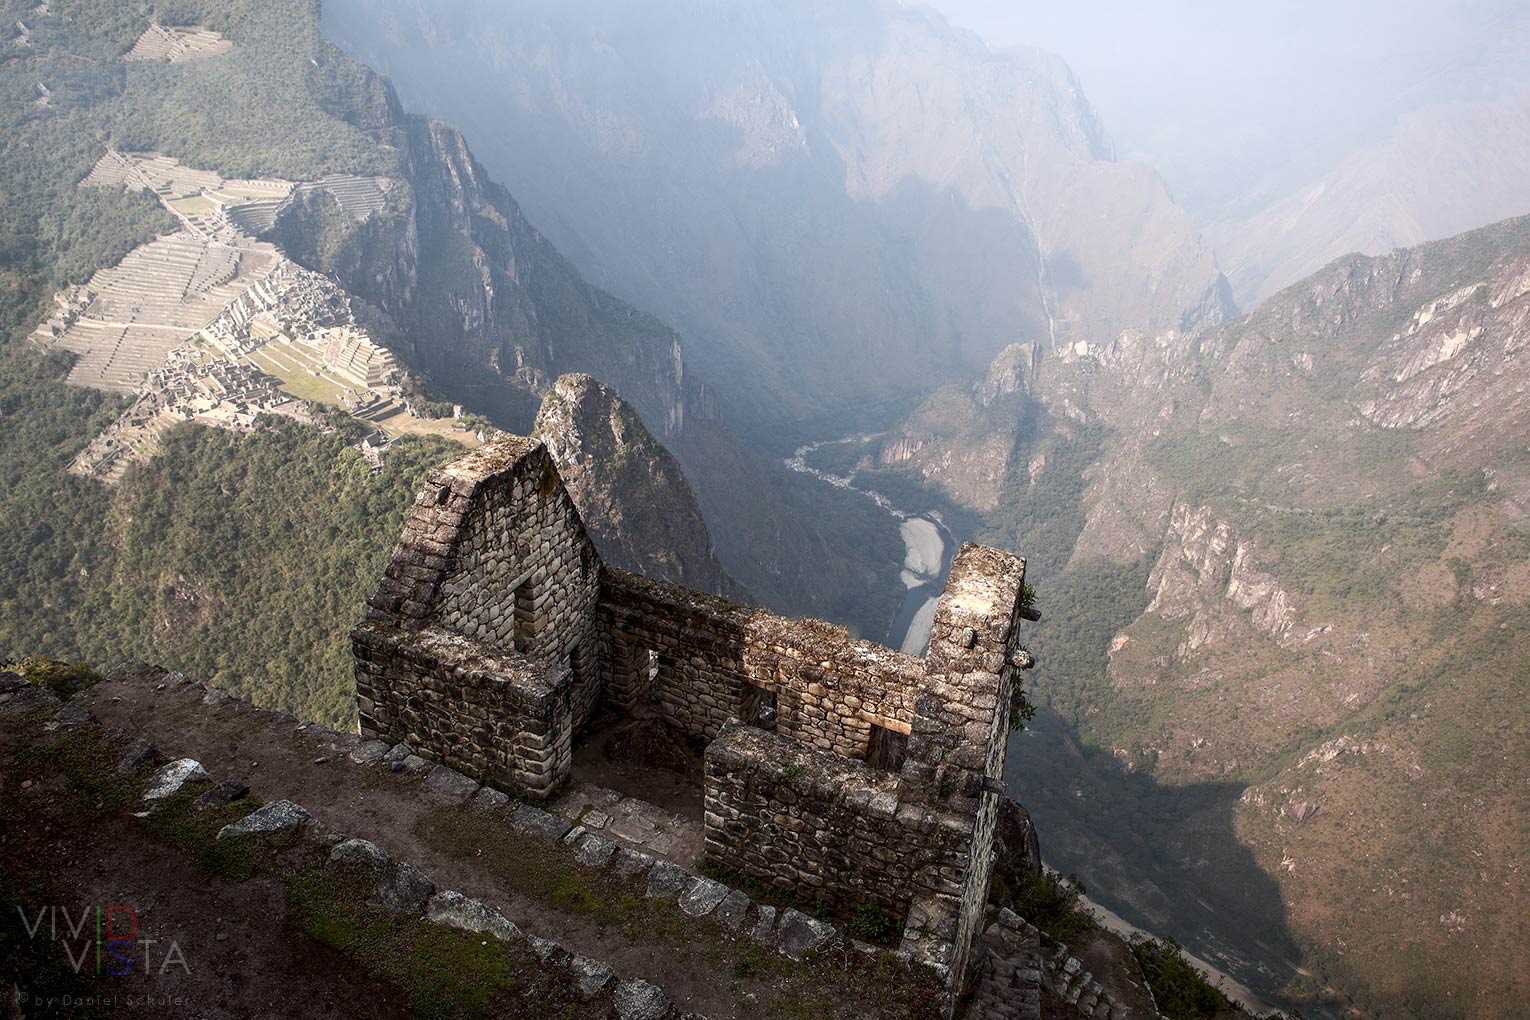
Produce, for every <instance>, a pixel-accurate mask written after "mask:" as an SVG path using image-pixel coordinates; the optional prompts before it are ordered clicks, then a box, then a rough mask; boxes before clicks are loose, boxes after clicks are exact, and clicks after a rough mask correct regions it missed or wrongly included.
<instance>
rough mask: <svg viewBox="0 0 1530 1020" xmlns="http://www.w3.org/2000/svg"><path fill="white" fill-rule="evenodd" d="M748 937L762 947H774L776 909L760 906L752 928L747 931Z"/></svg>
mask: <svg viewBox="0 0 1530 1020" xmlns="http://www.w3.org/2000/svg"><path fill="white" fill-rule="evenodd" d="M749 937H750V938H752V939H754V941H756V942H758V943H759V944H760V945H762V946H769V945H774V944H775V940H776V908H775V907H768V906H765V905H764V904H761V905H760V912H759V913H758V914H757V915H755V919H754V927H753V928H751V929H750V930H749Z"/></svg>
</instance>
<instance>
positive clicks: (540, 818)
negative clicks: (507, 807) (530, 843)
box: [510, 806, 574, 843]
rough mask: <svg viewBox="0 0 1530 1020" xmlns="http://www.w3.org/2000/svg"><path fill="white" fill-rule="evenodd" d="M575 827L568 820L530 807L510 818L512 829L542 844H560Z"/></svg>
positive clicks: (523, 807) (524, 807) (517, 810)
mask: <svg viewBox="0 0 1530 1020" xmlns="http://www.w3.org/2000/svg"><path fill="white" fill-rule="evenodd" d="M573 827H574V825H573V823H572V822H570V821H569V820H568V819H566V818H559V817H558V816H557V815H552V814H548V813H547V812H546V811H543V810H542V809H541V808H534V807H530V806H522V807H519V808H517V809H516V810H515V813H514V814H512V815H511V816H510V828H511V829H513V830H514V831H516V832H518V833H520V834H521V835H523V836H530V837H531V838H532V839H535V840H537V841H538V842H542V843H556V842H558V841H559V840H560V839H562V838H563V837H564V836H565V835H566V834H567V833H568V832H569V830H570V829H572V828H573Z"/></svg>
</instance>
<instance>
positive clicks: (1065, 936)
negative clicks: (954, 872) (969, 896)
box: [990, 868, 1098, 944]
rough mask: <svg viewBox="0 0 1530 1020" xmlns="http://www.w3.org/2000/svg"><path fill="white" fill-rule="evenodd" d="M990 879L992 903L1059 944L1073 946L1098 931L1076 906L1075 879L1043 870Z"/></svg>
mask: <svg viewBox="0 0 1530 1020" xmlns="http://www.w3.org/2000/svg"><path fill="white" fill-rule="evenodd" d="M994 878H995V885H994V889H993V892H992V893H991V894H990V895H991V896H992V898H993V900H994V902H996V903H1002V904H1004V905H1005V906H1007V907H1009V908H1010V909H1011V910H1013V911H1014V912H1015V913H1017V914H1019V915H1020V916H1021V917H1023V918H1025V919H1026V920H1027V921H1029V922H1030V923H1031V924H1033V925H1035V926H1036V927H1037V928H1038V929H1039V930H1041V931H1043V932H1045V933H1046V934H1048V935H1050V936H1051V937H1052V938H1054V939H1056V940H1057V941H1059V942H1062V943H1065V944H1071V943H1074V942H1077V941H1078V940H1079V939H1080V938H1082V937H1083V936H1085V935H1088V934H1089V933H1090V932H1092V931H1094V930H1095V929H1096V928H1097V927H1098V925H1097V924H1096V923H1095V920H1094V918H1092V917H1090V916H1089V914H1087V913H1086V912H1085V911H1084V910H1083V909H1082V908H1081V907H1080V906H1079V897H1080V896H1082V895H1083V894H1084V884H1083V883H1082V882H1080V881H1079V880H1078V876H1077V875H1069V876H1068V877H1067V878H1064V877H1063V876H1061V875H1059V874H1058V873H1057V872H1055V871H1052V870H1050V869H1046V868H1043V869H1042V872H1041V874H1039V875H1038V874H1036V873H1034V872H1031V871H1022V872H1013V871H1006V872H1002V873H996V874H995V876H994Z"/></svg>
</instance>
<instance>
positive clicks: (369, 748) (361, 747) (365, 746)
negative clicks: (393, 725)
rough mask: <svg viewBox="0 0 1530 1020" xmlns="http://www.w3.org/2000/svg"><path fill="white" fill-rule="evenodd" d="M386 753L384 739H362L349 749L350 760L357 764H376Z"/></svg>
mask: <svg viewBox="0 0 1530 1020" xmlns="http://www.w3.org/2000/svg"><path fill="white" fill-rule="evenodd" d="M387 753H388V743H387V741H385V740H363V741H362V742H361V743H360V744H358V745H356V748H355V749H354V750H353V751H351V761H353V762H355V763H356V764H357V765H376V764H377V763H378V762H380V761H382V760H383V756H384V755H386V754H387Z"/></svg>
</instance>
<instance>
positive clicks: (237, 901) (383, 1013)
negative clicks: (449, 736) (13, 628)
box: [0, 677, 919, 1020]
mask: <svg viewBox="0 0 1530 1020" xmlns="http://www.w3.org/2000/svg"><path fill="white" fill-rule="evenodd" d="M157 679H158V678H157V677H156V678H150V679H144V678H129V679H121V680H114V681H108V682H104V683H102V684H100V685H98V686H96V687H94V688H92V689H90V690H89V691H87V692H84V693H83V694H81V695H79V696H77V698H76V701H77V703H79V704H82V705H84V706H86V707H88V708H89V709H90V710H91V711H92V712H93V713H94V714H95V716H96V717H97V719H98V720H99V721H100V723H101V725H102V726H103V727H105V728H107V729H109V730H110V729H116V730H119V731H122V732H123V733H126V734H130V735H134V736H138V735H141V736H144V737H146V738H148V739H149V740H150V741H152V742H153V743H154V744H156V745H157V746H158V747H159V748H160V750H161V751H162V752H163V753H164V754H165V755H167V756H169V757H183V756H184V757H191V758H195V759H197V760H198V761H200V762H201V763H202V764H203V766H204V767H205V768H206V769H207V771H208V772H209V773H210V774H211V775H212V777H213V779H214V780H216V781H222V780H237V781H239V782H242V783H245V784H247V785H248V786H249V787H250V792H251V796H252V797H254V798H257V799H259V800H263V801H271V800H276V799H282V798H285V799H289V800H293V801H296V802H297V803H299V804H301V805H303V806H304V807H305V808H307V809H308V810H309V811H310V812H311V813H312V814H313V816H314V818H315V819H316V820H317V821H318V822H320V823H322V824H323V825H326V826H328V827H330V828H332V829H334V830H336V831H338V832H341V833H345V834H347V835H351V836H360V837H363V838H366V839H369V840H372V841H373V842H375V843H377V844H378V845H379V846H381V847H382V848H383V849H384V850H386V851H387V852H388V853H389V854H390V855H392V856H393V857H395V858H396V859H399V860H403V861H408V862H410V863H412V864H414V865H415V866H417V867H419V868H420V869H421V870H423V871H424V872H425V873H426V874H427V875H429V876H430V877H431V879H432V880H433V881H434V882H435V885H436V887H437V888H438V889H442V890H445V889H454V890H457V891H459V892H461V893H463V894H464V895H466V896H469V897H473V898H478V899H482V900H484V901H486V902H488V903H490V904H492V905H493V906H495V907H497V908H498V909H499V910H501V911H502V912H503V913H504V914H505V915H506V916H507V917H508V918H509V919H510V920H511V921H512V922H514V923H515V924H516V925H517V926H519V927H520V928H521V929H522V930H523V931H526V932H528V933H531V934H535V935H540V936H543V937H547V938H555V939H557V940H558V941H559V942H560V943H562V944H563V945H564V946H565V947H566V948H567V949H569V950H570V951H572V952H575V953H579V954H582V955H584V956H587V957H590V958H592V959H596V960H602V961H604V962H606V963H608V964H610V965H611V966H612V967H614V968H615V969H616V971H617V973H618V974H619V975H620V976H621V977H623V978H642V979H644V980H647V981H650V982H653V983H654V984H657V985H660V986H661V987H663V988H664V989H665V991H666V992H667V993H668V994H669V996H670V998H671V999H672V1000H673V1001H674V1003H675V1004H676V1005H677V1006H678V1007H679V1008H680V1009H682V1010H685V1011H694V1012H697V1013H700V1014H702V1015H704V1016H706V1017H709V1018H711V1020H728V1018H740V1020H745V1018H755V1017H759V1018H764V1017H769V1016H781V1017H794V1018H795V1017H800V1018H802V1020H808V1018H812V1020H819V1018H829V1017H841V1018H849V1017H857V1018H859V1017H861V1016H887V1017H899V1018H901V1017H903V1016H905V1015H907V1016H911V1017H912V1016H915V1015H919V1014H913V1013H910V1014H904V1013H899V1012H892V1011H886V1012H884V1011H883V1010H882V1009H881V1008H880V1006H879V1008H878V1009H875V1010H872V1011H871V1013H869V1014H868V1013H863V1012H861V1011H860V1009H859V1006H860V1004H864V1001H865V999H864V994H865V991H864V988H862V989H860V991H859V993H858V994H859V995H860V998H859V1000H857V993H856V992H853V991H849V990H847V991H846V992H845V993H843V994H840V993H833V992H824V991H823V987H822V985H821V984H815V985H813V986H812V994H807V993H804V992H802V991H801V989H800V988H799V987H798V986H799V985H801V984H802V982H801V981H800V980H799V979H797V978H795V977H792V976H785V977H783V972H782V971H781V970H779V969H777V968H778V967H779V965H777V964H772V965H771V966H766V967H758V966H755V965H753V964H750V965H749V966H744V962H746V961H744V960H743V959H742V958H740V957H738V956H737V954H735V955H733V956H727V955H724V954H720V953H717V952H715V951H714V950H716V948H717V947H715V946H698V947H686V951H684V952H677V951H676V948H675V945H674V944H673V942H671V943H669V944H666V942H665V941H663V940H662V939H649V938H645V937H642V933H637V936H638V937H633V935H634V933H633V932H631V931H630V929H623V928H622V927H621V926H614V925H611V924H609V923H602V921H601V918H600V917H599V916H597V915H595V914H592V913H590V912H589V911H582V910H578V909H572V910H569V909H561V908H560V907H559V906H558V905H556V902H557V901H556V900H555V899H554V900H552V901H549V899H548V898H547V897H545V896H537V895H528V894H526V893H525V892H524V891H523V889H521V888H518V887H517V884H516V883H514V882H511V881H507V880H506V876H507V875H514V874H515V873H516V868H515V859H516V858H517V855H528V856H546V855H549V854H552V853H554V851H553V850H552V849H551V848H547V847H545V846H544V847H535V848H533V847H529V846H527V845H526V844H525V843H517V842H516V841H515V840H514V839H512V838H510V837H509V836H508V834H506V835H504V837H503V838H501V839H498V840H495V841H493V842H490V843H488V844H487V845H477V844H473V845H471V846H467V847H464V846H463V845H461V843H460V841H459V842H458V843H456V844H454V843H453V842H452V840H450V839H442V838H441V837H440V834H441V833H442V831H443V830H446V831H450V830H451V829H452V827H453V824H454V823H452V821H451V818H452V817H454V816H453V815H452V814H451V813H452V812H458V815H457V816H456V817H460V818H461V819H462V820H463V821H462V828H464V829H466V828H467V827H468V826H467V823H468V819H469V817H470V816H469V813H468V811H467V809H466V808H463V807H462V806H461V805H460V804H456V803H453V802H451V801H450V800H447V799H445V798H443V797H442V796H440V795H437V794H436V793H434V792H433V791H432V790H430V789H429V788H427V787H426V786H425V785H424V784H423V781H422V780H421V778H420V777H418V776H412V775H409V774H408V773H405V772H397V773H395V772H391V771H389V770H388V769H387V767H386V766H382V765H371V766H362V765H357V764H355V763H354V762H352V761H351V760H350V758H349V751H350V750H351V749H352V748H354V747H355V746H356V744H357V743H359V738H356V737H354V736H351V735H341V734H335V733H333V732H332V731H327V730H323V729H321V728H318V727H314V726H312V725H305V724H300V723H299V722H298V721H297V720H295V719H293V718H292V717H290V716H285V715H278V714H274V713H268V712H263V711H259V710H256V709H253V708H251V707H250V706H248V705H246V704H243V703H241V702H239V701H238V700H236V699H228V700H223V699H220V698H219V697H217V696H216V695H206V694H205V692H204V691H203V690H202V689H201V688H200V687H199V686H197V685H194V684H177V683H174V682H158V683H156V682H154V681H155V680H157ZM209 702H211V703H209ZM6 728H7V727H6V723H5V721H4V720H0V732H4V731H6ZM0 739H10V738H0ZM592 752H593V753H594V754H596V755H598V754H599V745H598V744H597V745H592ZM40 778H41V777H39V779H38V780H34V785H33V787H32V788H30V789H28V790H27V791H24V792H23V791H19V789H18V786H19V784H20V783H21V782H22V781H24V780H23V778H21V777H18V776H16V775H14V774H10V773H9V771H7V772H6V774H5V775H3V776H0V799H3V801H4V803H5V805H6V810H7V812H9V811H11V809H12V808H15V809H17V811H18V812H19V813H18V814H16V815H15V816H13V817H12V818H10V819H8V822H7V825H6V827H5V829H6V831H5V835H4V837H3V840H0V865H4V866H5V867H6V869H7V872H8V873H9V872H10V869H12V868H16V869H18V871H19V872H20V873H23V874H27V873H30V874H33V875H36V874H43V875H45V877H46V885H47V895H50V896H59V897H63V898H65V899H66V900H74V901H80V902H118V901H119V900H118V899H116V898H119V897H120V898H121V899H120V902H124V903H133V904H140V905H142V911H141V914H142V916H143V917H144V919H145V922H144V923H145V924H146V925H147V926H149V928H150V930H152V931H153V932H155V933H156V934H155V936H154V937H160V936H163V937H164V938H167V939H174V940H176V942H177V944H178V945H179V946H181V947H182V949H183V951H184V953H185V955H186V956H187V960H188V963H189V964H190V965H191V969H192V973H191V975H190V976H189V977H188V976H181V977H178V978H177V977H172V976H168V975H166V976H163V977H160V976H156V978H155V983H154V984H153V987H154V989H156V990H158V989H160V988H162V987H163V988H166V989H181V990H182V991H183V992H184V997H185V998H186V999H188V1000H189V999H191V998H195V999H196V1001H197V1004H196V1005H195V1006H187V1007H186V1009H185V1011H184V1012H182V1011H177V1010H171V1011H170V1012H169V1013H168V1014H166V1013H163V1012H161V1013H159V1014H157V1015H181V1016H202V1017H223V1016H241V1017H248V1016H261V1017H265V1016H270V1017H277V1016H282V1017H307V1016H334V1015H346V1014H347V1013H351V1012H354V1004H355V1003H359V1002H366V1003H367V1004H368V1006H367V1011H368V1012H369V1013H374V1014H375V1015H376V1016H377V1017H379V1018H390V1017H393V1016H403V1015H408V1011H407V1009H406V1008H405V1007H404V1006H402V1005H401V1004H400V1001H399V999H398V997H397V996H394V997H392V998H391V999H390V998H389V993H388V990H387V989H386V988H379V987H378V986H377V985H376V983H375V982H374V981H373V980H372V979H371V978H370V977H368V976H367V975H366V974H365V973H364V972H362V971H360V969H359V968H358V967H357V966H356V965H355V964H354V963H351V962H350V961H348V960H347V959H345V958H344V957H342V956H340V955H338V954H336V953H334V952H330V951H327V950H324V949H323V947H322V946H318V945H316V944H313V943H311V941H310V940H305V939H302V938H297V939H294V935H293V932H292V931H291V929H290V928H289V927H288V926H287V924H286V912H285V905H284V903H283V902H282V890H281V886H280V884H279V883H272V882H269V881H262V880H259V879H256V880H251V881H249V882H246V883H241V884H239V885H232V886H230V885H227V883H221V884H220V883H219V882H218V881H216V880H209V879H208V878H207V876H205V875H202V874H200V873H199V872H198V871H197V869H196V867H195V865H194V864H193V863H192V862H189V861H187V860H185V859H176V854H175V852H174V851H172V850H167V849H166V848H164V847H161V846H157V845H155V844H153V843H152V841H150V840H148V839H146V838H144V834H143V832H142V825H141V823H139V822H138V821H137V820H136V819H132V818H122V817H113V818H111V819H110V820H109V821H105V822H103V821H100V820H82V822H81V824H80V827H79V828H77V829H75V830H74V831H68V830H59V831H57V832H55V831H53V830H51V829H47V828H44V829H43V830H41V831H28V830H27V829H26V827H25V825H24V824H21V822H22V821H23V820H24V818H25V816H26V815H25V811H26V803H27V798H28V797H32V796H36V795H37V791H38V790H40V789H41V788H42V787H41V783H40ZM605 778H607V779H609V778H611V777H610V776H609V775H607V776H606V777H605ZM677 780H678V777H677ZM681 796H685V797H689V796H693V794H691V793H689V792H684V791H681V790H679V789H678V788H677V790H676V797H681ZM676 803H677V804H678V803H679V801H678V800H677V801H676ZM475 831H476V830H475ZM499 831H500V832H503V831H504V830H499ZM37 861H48V862H49V865H48V867H47V868H46V869H43V870H42V871H41V872H39V871H38V869H37V868H36V867H35V862H37ZM685 923H686V925H688V926H689V925H694V924H696V922H689V921H687V922H685ZM687 930H689V928H687ZM707 937H708V938H710V939H711V940H712V941H714V942H715V941H716V937H715V936H707ZM182 939H184V941H182ZM305 943H306V944H305ZM756 952H757V951H756ZM156 956H157V954H156ZM159 962H162V961H157V960H156V962H155V966H158V964H159ZM173 969H176V970H179V969H180V968H178V967H177V968H173ZM787 986H790V989H791V994H790V995H787V994H786V993H784V992H783V991H782V989H783V988H785V987H787ZM146 987H148V986H146ZM879 998H880V997H879ZM374 1003H375V1004H376V1005H375V1007H374V1005H373V1004H374ZM235 1004H237V1005H235ZM252 1010H253V1011H252ZM220 1011H221V1012H220ZM26 1015H28V1016H31V1015H34V1014H33V1013H31V1012H28V1013H27V1014H26ZM59 1015H63V1014H59ZM71 1015H78V1014H71Z"/></svg>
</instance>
